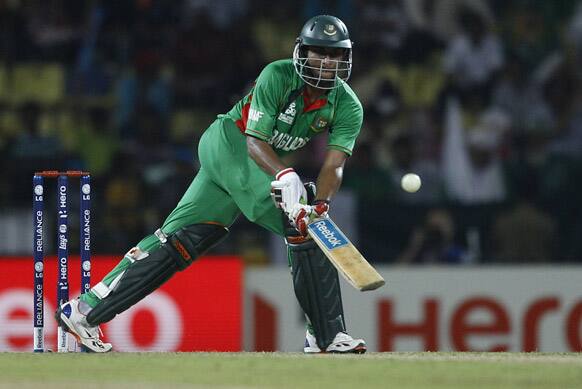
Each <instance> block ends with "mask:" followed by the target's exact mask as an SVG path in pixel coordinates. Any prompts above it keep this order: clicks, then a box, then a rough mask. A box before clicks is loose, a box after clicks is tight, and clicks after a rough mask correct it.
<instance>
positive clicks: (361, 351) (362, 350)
mask: <svg viewBox="0 0 582 389" xmlns="http://www.w3.org/2000/svg"><path fill="white" fill-rule="evenodd" d="M312 350H313V351H312ZM366 351H368V348H367V347H366V345H365V344H359V345H357V346H356V347H354V348H353V349H351V350H347V351H337V350H334V351H321V350H318V351H315V350H314V349H313V348H311V349H309V350H308V349H307V347H306V348H304V349H303V353H304V354H364V353H365V352H366Z"/></svg>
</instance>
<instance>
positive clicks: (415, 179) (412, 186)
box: [400, 173, 422, 193]
mask: <svg viewBox="0 0 582 389" xmlns="http://www.w3.org/2000/svg"><path fill="white" fill-rule="evenodd" d="M421 185H422V182H421V181H420V177H419V176H418V174H414V173H408V174H405V175H403V176H402V179H401V180H400V186H402V189H404V190H405V191H407V192H408V193H414V192H417V191H418V190H419V189H420V186H421Z"/></svg>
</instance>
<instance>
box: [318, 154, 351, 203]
mask: <svg viewBox="0 0 582 389" xmlns="http://www.w3.org/2000/svg"><path fill="white" fill-rule="evenodd" d="M346 158H347V155H346V154H344V153H343V152H342V151H338V150H333V149H331V150H328V151H327V154H326V155H325V160H324V162H323V166H322V168H321V170H320V171H319V176H318V177H317V196H316V200H327V201H331V198H332V197H333V196H334V195H335V194H336V193H337V191H338V190H339V188H340V185H341V183H342V178H343V174H344V165H345V163H346Z"/></svg>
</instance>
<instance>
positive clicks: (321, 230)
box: [310, 220, 348, 250]
mask: <svg viewBox="0 0 582 389" xmlns="http://www.w3.org/2000/svg"><path fill="white" fill-rule="evenodd" d="M310 228H312V229H313V230H314V231H315V232H316V234H317V236H318V237H319V238H320V239H321V240H322V241H323V243H324V244H325V246H326V247H327V248H328V249H330V250H332V249H334V248H337V247H342V246H345V245H346V244H347V243H348V242H347V239H346V238H345V237H344V236H343V235H342V233H341V232H339V231H338V230H337V229H336V228H335V226H334V225H333V224H331V223H330V222H328V221H327V220H320V221H318V222H315V223H313V224H312V225H311V226H310Z"/></svg>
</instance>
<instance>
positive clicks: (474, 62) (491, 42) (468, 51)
mask: <svg viewBox="0 0 582 389" xmlns="http://www.w3.org/2000/svg"><path fill="white" fill-rule="evenodd" d="M459 22H460V25H461V28H462V29H461V32H460V33H459V34H458V35H456V36H455V37H454V38H452V39H451V40H450V41H449V44H448V46H447V48H446V51H445V53H444V57H443V67H444V70H445V72H446V73H447V74H448V76H449V80H450V81H449V82H450V86H451V88H452V89H453V90H454V91H455V92H457V93H459V94H460V96H461V98H462V97H465V96H467V95H474V94H479V95H483V96H488V94H489V89H490V88H491V84H492V81H493V80H494V79H495V76H496V75H497V73H498V72H499V70H500V69H501V67H502V66H503V50H502V45H501V41H500V40H499V38H498V36H497V35H496V34H495V33H494V32H492V31H491V26H490V25H488V24H487V23H486V21H485V20H484V19H483V18H482V17H481V16H479V15H478V14H476V13H474V12H472V11H470V10H468V9H462V10H461V11H459Z"/></svg>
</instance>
